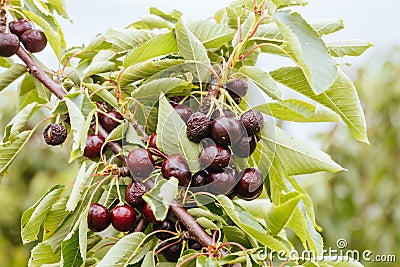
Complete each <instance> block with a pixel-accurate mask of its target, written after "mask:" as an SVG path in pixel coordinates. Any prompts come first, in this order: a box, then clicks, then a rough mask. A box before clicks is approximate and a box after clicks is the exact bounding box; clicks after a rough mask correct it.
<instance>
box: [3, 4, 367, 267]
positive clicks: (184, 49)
mask: <svg viewBox="0 0 400 267" xmlns="http://www.w3.org/2000/svg"><path fill="white" fill-rule="evenodd" d="M254 3H256V6H253V5H254ZM20 4H21V3H20ZM263 4H265V5H266V7H267V8H266V9H265V11H264V8H262V5H263ZM305 4H306V2H305V1H300V0H299V1H285V0H279V1H278V0H270V1H250V0H247V1H246V0H238V1H233V2H232V3H231V4H230V5H229V6H228V7H227V8H226V9H225V10H223V11H220V12H218V13H217V15H216V17H215V21H209V20H208V21H195V22H188V21H186V20H185V19H182V18H181V13H180V12H179V11H173V12H172V13H165V12H163V11H161V10H158V9H157V8H152V9H151V10H150V13H151V14H150V15H149V16H145V17H143V18H142V19H141V20H140V21H138V22H134V23H133V24H131V25H130V26H128V27H126V28H124V29H116V28H110V29H109V30H108V31H107V32H106V33H104V34H100V35H98V36H97V37H95V38H94V40H93V41H92V42H91V43H89V44H88V45H87V46H82V47H73V48H70V49H66V45H65V41H64V38H63V33H62V30H61V29H60V27H59V24H58V22H57V21H56V20H55V18H54V16H53V12H56V13H58V14H59V15H61V16H62V17H64V18H67V14H66V12H65V8H64V6H63V2H62V1H49V2H48V3H44V2H42V1H40V0H39V1H30V0H29V1H28V0H27V1H24V2H23V5H22V6H18V5H16V6H17V8H19V9H21V11H22V12H23V14H25V15H26V16H27V17H28V18H29V19H31V20H32V21H33V22H34V23H35V24H37V25H38V26H40V27H41V28H43V30H44V31H45V33H46V36H47V37H48V39H49V42H50V45H51V46H52V48H53V50H54V52H55V54H56V56H57V58H58V59H59V61H60V66H62V67H61V68H60V69H59V70H58V71H57V72H56V73H57V77H51V78H52V79H55V78H61V79H62V84H63V86H64V87H65V89H66V90H67V91H68V93H67V95H66V96H65V97H64V98H63V99H62V100H58V101H53V100H50V99H49V96H48V94H47V92H46V91H45V87H44V86H43V85H41V84H40V83H38V82H37V81H34V80H33V79H32V78H30V77H29V76H27V75H26V76H25V78H24V80H23V81H22V83H21V86H20V88H19V91H20V92H19V100H18V102H19V107H20V108H19V109H20V113H18V114H17V115H16V116H15V118H14V119H13V120H11V122H10V123H9V125H8V126H7V127H6V133H5V136H4V139H3V143H2V144H0V175H4V173H5V171H6V170H7V169H8V167H9V165H10V164H11V162H12V161H13V160H14V159H15V157H16V156H17V154H18V152H20V151H21V149H22V147H23V146H24V145H25V144H26V142H27V140H28V139H29V137H31V136H32V135H33V134H34V132H35V130H36V129H37V128H38V127H40V126H41V124H42V123H43V122H44V121H45V120H43V121H41V122H38V123H37V124H36V125H35V126H34V127H33V128H32V129H29V130H26V129H25V128H24V126H25V124H24V121H25V120H28V119H29V118H30V117H31V116H32V115H33V114H34V113H35V112H36V111H37V110H39V108H40V107H42V105H41V104H46V107H47V108H49V109H50V117H49V118H47V119H48V120H49V119H52V120H56V121H57V122H60V123H62V124H65V125H67V127H68V131H69V133H70V135H71V138H70V139H71V141H70V142H69V143H68V144H67V146H68V147H70V159H69V161H70V162H73V161H75V162H78V163H80V168H79V172H78V174H77V175H76V176H74V177H75V181H74V182H73V185H72V186H71V187H66V186H64V185H55V186H53V187H51V188H50V189H49V190H48V192H47V193H45V194H44V195H43V196H42V197H41V198H40V199H39V200H38V201H37V202H36V204H34V205H33V206H32V207H31V208H29V209H28V210H26V211H25V213H24V214H23V215H22V220H21V235H22V240H23V242H24V243H29V242H33V241H35V240H36V239H37V238H38V237H39V234H40V232H41V231H43V235H42V238H41V240H40V243H39V244H37V245H36V246H35V248H34V249H32V251H31V258H30V261H29V262H28V266H41V265H44V264H49V265H51V264H55V265H57V264H60V265H62V266H82V265H84V264H85V265H86V264H87V265H92V264H97V266H155V265H156V264H157V266H163V265H164V266H166V265H168V264H167V263H166V262H165V258H164V257H162V256H160V255H159V254H157V255H155V252H156V250H157V249H159V248H160V247H159V245H160V244H158V245H157V246H156V243H157V239H156V238H155V237H154V236H153V235H152V233H151V230H152V228H151V226H148V227H147V228H146V229H145V230H144V232H143V233H141V232H138V233H129V234H127V235H122V234H120V233H117V232H115V231H107V232H105V233H104V235H103V234H102V235H101V237H99V236H95V235H94V234H93V232H92V231H89V229H88V223H87V220H86V217H87V214H88V206H89V205H90V204H91V203H93V202H99V203H102V204H104V205H105V206H106V207H107V208H109V209H111V208H113V207H115V205H117V203H119V202H123V200H124V199H123V198H122V196H121V192H120V191H121V189H124V188H125V186H126V185H127V184H128V183H129V182H130V179H124V178H121V177H118V175H117V174H118V171H119V170H120V167H122V166H121V165H122V164H121V162H118V161H117V159H116V157H115V156H113V155H112V154H111V153H110V152H107V151H106V149H107V146H103V147H102V152H104V153H102V157H101V159H100V160H98V162H97V163H95V162H94V161H96V159H95V160H94V161H93V162H91V161H88V160H85V159H84V158H83V152H84V149H85V146H86V138H87V135H88V134H89V133H97V132H98V130H99V129H98V128H99V127H98V126H99V125H98V123H99V121H101V120H102V118H101V116H107V115H104V113H105V112H104V110H102V108H104V105H103V104H102V102H105V103H107V104H108V105H109V106H110V107H112V108H115V109H117V110H118V111H119V112H121V114H122V115H123V117H124V118H125V119H126V121H125V123H123V124H122V125H120V126H118V127H117V128H116V129H115V130H114V131H112V132H111V133H110V135H109V137H108V138H107V141H111V140H113V141H116V142H122V143H123V144H124V145H126V147H125V149H124V150H123V151H122V152H121V153H122V154H126V153H127V152H128V151H129V150H130V149H131V148H132V147H135V148H136V147H144V146H145V145H146V144H144V142H143V140H145V136H146V134H152V133H153V132H154V131H156V133H157V147H158V148H159V149H160V150H161V152H162V153H163V154H166V155H172V154H177V153H179V154H181V155H183V156H184V157H185V158H186V159H187V161H188V163H189V166H190V169H191V171H192V172H193V173H194V172H196V171H198V170H199V169H200V164H199V161H198V157H199V151H200V149H201V146H200V145H199V144H197V143H194V142H192V141H190V140H189V138H188V137H187V135H186V124H185V122H184V121H183V120H182V119H181V117H180V116H179V115H178V113H177V112H175V110H174V108H173V107H172V106H171V104H170V102H169V101H170V100H171V98H172V97H175V96H179V97H184V99H187V100H189V102H190V105H191V106H194V107H197V108H198V107H199V105H201V104H202V103H203V102H202V101H203V100H204V99H207V97H208V96H210V97H211V100H210V103H209V104H210V105H211V106H212V107H217V108H218V109H221V110H222V109H224V108H229V109H231V110H232V111H233V112H234V113H235V114H236V115H238V114H239V115H240V114H241V113H243V112H244V111H245V110H247V109H248V108H249V107H251V106H254V103H251V102H247V103H242V104H240V106H238V105H236V104H235V103H234V102H233V100H232V98H231V96H230V95H229V94H228V92H227V91H226V90H225V89H223V88H224V86H225V84H226V83H227V82H228V81H230V80H233V79H245V80H246V81H248V82H249V84H250V89H249V94H250V95H251V96H254V95H259V96H261V97H263V98H264V99H265V103H262V104H261V105H259V106H257V107H256V108H257V109H258V110H260V111H261V112H263V113H264V114H265V117H266V118H267V117H268V116H269V117H271V118H272V117H275V118H278V119H281V120H288V121H297V122H331V121H337V120H338V118H339V117H340V118H342V120H343V121H344V122H345V123H346V124H347V126H348V128H349V129H350V132H351V133H352V134H353V136H354V137H355V138H356V139H357V140H360V141H363V142H365V143H368V138H367V135H366V123H365V119H364V115H363V112H362V108H361V104H360V101H359V99H358V95H357V92H356V89H355V87H354V85H353V83H352V82H351V80H350V79H349V78H348V77H347V76H346V75H345V74H344V72H343V71H342V70H341V69H340V68H339V67H338V66H337V64H336V62H335V59H334V57H343V56H358V55H361V54H362V53H363V52H364V51H365V50H366V49H368V48H369V47H370V46H371V44H369V43H367V42H362V41H341V42H336V43H330V44H329V43H325V41H324V40H323V39H322V38H321V36H323V35H327V34H331V33H333V32H336V31H338V30H340V29H342V28H343V24H342V22H341V21H325V22H319V23H314V24H312V23H308V22H307V21H305V20H304V19H303V17H302V16H301V15H300V13H297V12H292V11H290V10H289V9H287V7H291V6H302V5H305ZM238 22H239V23H240V25H238ZM159 29H162V30H161V31H160V30H159ZM261 53H269V54H274V55H280V56H284V57H288V58H289V59H290V60H291V61H292V62H293V63H294V64H295V65H296V66H297V67H292V66H282V67H280V68H279V69H277V70H274V71H272V72H270V73H267V72H265V71H264V70H261V69H259V68H258V67H256V66H255V65H256V63H257V58H258V56H259V55H260V54H261ZM72 58H75V59H76V60H74V61H72V60H71V59H72ZM0 65H1V66H2V68H4V69H5V70H4V71H3V72H2V73H1V74H0V75H1V77H3V79H1V82H0V90H3V89H4V88H6V87H7V86H8V85H9V84H11V83H12V82H13V81H14V80H16V79H17V78H18V77H20V76H22V75H23V74H25V72H26V67H24V66H23V65H18V64H14V65H13V64H11V62H10V61H8V60H1V61H0ZM278 82H279V83H281V84H282V85H285V86H286V88H282V90H281V88H280V87H278V85H277V83H278ZM213 88H214V89H213ZM215 88H217V89H218V96H215V95H214V96H212V91H213V90H215ZM283 90H294V91H297V92H299V93H301V94H303V95H304V96H306V97H308V98H309V100H313V101H309V100H307V101H305V100H303V99H297V98H293V99H284V97H283V96H284V95H285V94H282V92H281V91H283ZM249 99H251V98H249ZM245 100H246V99H245ZM243 102H245V101H243ZM40 110H41V111H42V109H40ZM211 111H212V110H211ZM211 111H210V113H211ZM47 114H49V112H47ZM209 115H210V114H209ZM271 118H270V120H266V122H265V127H264V129H263V130H262V133H261V136H260V142H259V143H258V145H257V148H256V151H255V152H254V153H253V155H252V156H251V157H250V158H249V160H248V161H245V160H239V159H236V158H235V159H234V161H233V162H234V164H235V167H236V168H237V169H238V170H239V171H241V170H242V169H244V168H246V167H249V166H251V167H255V168H258V169H260V170H261V172H262V174H263V176H265V178H266V179H265V190H264V193H263V194H262V196H261V197H260V198H259V199H257V200H254V201H249V202H243V201H239V200H238V199H233V200H230V199H229V198H228V197H226V196H223V195H220V196H213V197H214V198H215V202H212V201H211V202H210V199H209V194H208V195H205V194H201V193H200V194H198V195H195V196H194V197H193V195H192V194H191V193H189V192H188V190H187V189H182V188H178V182H177V180H176V179H174V178H172V179H170V180H168V181H167V180H164V179H162V178H161V176H160V175H159V170H158V169H156V170H155V171H154V172H153V173H152V175H151V178H154V177H156V178H155V180H157V181H156V183H155V186H154V187H153V189H151V190H150V191H149V192H147V193H146V194H145V195H144V197H143V198H144V200H145V201H146V202H147V203H148V204H149V205H150V207H151V209H152V210H153V211H154V214H155V217H156V219H158V220H163V219H165V218H166V217H167V216H168V211H169V209H170V205H171V203H172V202H173V200H174V199H176V198H177V196H183V197H182V198H180V199H183V200H185V199H186V198H190V197H193V198H194V199H195V200H196V201H197V207H195V208H192V209H189V210H188V212H189V214H191V215H192V216H193V217H194V218H195V219H196V221H197V222H198V223H199V224H200V225H201V226H203V228H204V229H205V231H207V233H209V234H210V233H211V234H212V233H213V230H218V231H219V235H218V236H219V237H218V238H219V239H220V241H221V242H223V243H224V244H225V246H228V247H229V253H228V255H221V257H214V256H216V255H217V253H215V254H213V253H211V254H210V255H211V256H213V257H206V256H205V255H201V254H196V253H195V252H194V250H190V249H186V247H185V248H184V249H183V251H184V252H183V254H182V256H183V257H182V258H181V259H180V261H181V263H182V264H183V261H185V260H187V261H189V260H191V259H192V260H193V261H192V262H187V263H185V266H188V265H190V264H194V263H196V266H222V265H223V264H228V263H229V264H233V263H240V264H241V265H242V266H264V262H263V261H261V260H259V259H257V258H256V254H257V250H259V249H264V248H265V247H267V248H268V249H272V250H275V251H281V252H282V253H283V254H285V253H286V255H288V253H289V251H290V250H291V249H293V247H294V246H293V244H292V242H293V240H291V239H290V238H288V235H287V229H291V230H292V231H293V232H294V233H295V235H296V236H297V237H298V238H299V239H300V241H301V243H302V245H303V249H309V250H311V251H313V252H314V253H316V254H320V253H321V251H322V250H323V241H322V238H321V235H320V234H319V233H318V231H317V230H319V227H318V225H317V224H316V221H315V215H314V208H313V203H312V201H311V198H310V197H309V195H308V194H307V192H306V191H305V190H304V189H303V188H302V187H301V186H300V185H299V184H298V183H297V181H296V177H294V176H295V175H303V174H312V173H316V172H320V171H328V172H338V171H341V170H343V168H342V167H341V166H340V165H339V164H337V163H336V162H335V161H333V160H332V159H331V157H330V156H329V155H328V154H326V153H325V152H323V151H320V150H318V149H315V148H312V147H311V146H310V145H309V144H307V143H304V142H302V141H300V140H298V139H296V138H295V137H293V136H291V135H289V134H288V133H287V132H285V131H284V130H283V129H281V128H279V127H278V126H276V123H275V122H274V120H272V119H271ZM103 119H104V118H103ZM140 124H141V125H142V126H144V131H145V132H146V133H144V132H143V131H142V130H141V128H140ZM162 153H161V154H162ZM119 156H123V155H119ZM122 162H123V161H122ZM158 179H160V180H158ZM71 180H72V179H71ZM71 180H70V181H69V183H71ZM115 187H116V190H115ZM203 198H205V199H206V200H207V201H206V202H203V201H202V200H204V199H203ZM178 217H179V216H178ZM179 219H182V218H179ZM189 231H190V229H189ZM215 236H217V234H216V233H215ZM178 238H181V237H178V236H177V237H174V238H172V239H178ZM115 239H116V242H114V243H109V241H110V240H115ZM222 247H223V246H222ZM222 247H221V248H222ZM243 247H246V248H248V250H242V248H243ZM210 249H212V248H211V247H210ZM227 251H228V250H227ZM154 257H156V260H155V258H154ZM290 261H291V264H292V263H293V265H294V264H295V265H298V266H300V264H304V265H303V266H318V265H317V264H314V263H311V262H305V263H304V262H303V261H300V260H298V259H290ZM93 262H94V263H93ZM156 262H158V263H156ZM339 262H341V263H337V262H336V263H334V264H333V263H332V262H331V261H329V259H324V260H322V261H321V263H320V264H319V266H357V264H358V263H354V264H353V263H349V262H346V259H342V261H339ZM186 264H187V265H186ZM313 264H314V265H313ZM335 264H336V265H335ZM340 264H342V265H340ZM173 266H175V264H173Z"/></svg>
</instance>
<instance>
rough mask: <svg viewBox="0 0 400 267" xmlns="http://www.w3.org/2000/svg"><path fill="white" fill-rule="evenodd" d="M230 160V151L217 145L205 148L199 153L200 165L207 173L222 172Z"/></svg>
mask: <svg viewBox="0 0 400 267" xmlns="http://www.w3.org/2000/svg"><path fill="white" fill-rule="evenodd" d="M230 159H231V151H230V150H229V148H227V147H223V146H220V145H218V144H211V145H208V146H205V147H204V148H203V150H202V151H201V153H200V165H201V166H202V167H204V168H207V170H209V171H217V170H222V169H223V168H225V167H227V166H228V164H229V160H230Z"/></svg>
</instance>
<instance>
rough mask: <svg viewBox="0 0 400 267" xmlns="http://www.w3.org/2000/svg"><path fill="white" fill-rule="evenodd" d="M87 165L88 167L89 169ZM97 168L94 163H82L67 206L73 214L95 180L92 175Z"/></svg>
mask: <svg viewBox="0 0 400 267" xmlns="http://www.w3.org/2000/svg"><path fill="white" fill-rule="evenodd" d="M86 164H87V165H88V166H87V167H86ZM96 167H97V165H96V164H95V163H93V162H92V163H91V162H90V161H84V162H83V163H82V165H81V168H80V169H79V172H78V175H77V177H76V179H75V183H74V186H73V187H72V191H71V194H70V196H69V199H68V202H67V205H66V210H67V211H69V212H72V211H74V210H75V208H76V206H77V205H78V202H79V201H80V200H81V198H82V194H83V193H84V192H85V191H86V189H87V187H88V186H89V185H90V184H91V181H92V179H93V177H92V175H93V173H94V171H95V169H96Z"/></svg>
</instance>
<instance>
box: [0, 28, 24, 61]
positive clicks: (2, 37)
mask: <svg viewBox="0 0 400 267" xmlns="http://www.w3.org/2000/svg"><path fill="white" fill-rule="evenodd" d="M19 46H20V44H19V39H18V36H16V35H15V34H12V33H0V57H11V56H13V55H15V54H16V53H17V52H18V49H19Z"/></svg>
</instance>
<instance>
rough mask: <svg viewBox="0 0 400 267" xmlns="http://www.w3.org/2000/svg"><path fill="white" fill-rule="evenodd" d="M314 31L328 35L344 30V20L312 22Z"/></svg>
mask: <svg viewBox="0 0 400 267" xmlns="http://www.w3.org/2000/svg"><path fill="white" fill-rule="evenodd" d="M311 26H312V27H313V29H314V30H315V31H316V32H317V33H318V34H319V35H320V36H322V35H328V34H331V33H334V32H337V31H340V30H342V29H344V24H343V20H322V21H315V22H311Z"/></svg>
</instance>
